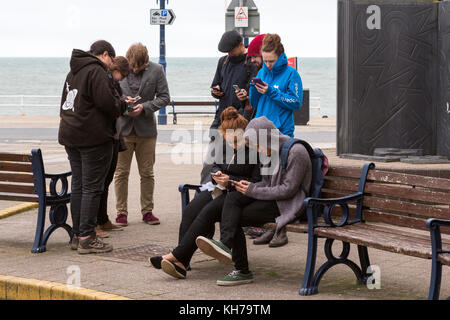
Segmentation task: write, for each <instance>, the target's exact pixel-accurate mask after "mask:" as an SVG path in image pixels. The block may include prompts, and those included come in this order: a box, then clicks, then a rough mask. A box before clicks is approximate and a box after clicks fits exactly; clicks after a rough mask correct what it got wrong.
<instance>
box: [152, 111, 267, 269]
mask: <svg viewBox="0 0 450 320" xmlns="http://www.w3.org/2000/svg"><path fill="white" fill-rule="evenodd" d="M247 124H248V121H247V120H246V119H245V118H244V117H243V116H242V115H240V114H239V113H238V111H237V110H236V109H235V108H234V107H228V108H227V109H225V110H224V111H223V113H222V115H221V126H220V127H219V132H220V133H221V135H222V136H223V137H224V139H225V140H226V143H223V146H222V148H223V156H222V157H220V158H219V157H218V156H216V162H215V163H214V165H213V169H212V179H213V181H214V182H215V184H216V188H214V191H203V192H200V193H199V194H197V195H196V197H195V198H194V199H193V200H192V201H191V202H190V203H189V204H188V205H187V206H186V208H185V209H184V212H183V216H182V220H181V224H180V229H179V245H178V246H177V248H175V249H174V250H173V252H172V253H170V254H168V255H165V256H162V257H161V256H155V257H151V258H150V263H151V264H152V265H153V266H154V267H155V268H157V269H160V268H161V267H162V269H163V271H165V272H166V273H169V274H170V275H172V276H175V277H177V278H185V277H186V267H187V266H188V265H189V263H190V260H191V258H192V255H193V254H194V252H195V251H196V250H197V246H196V244H195V239H196V238H197V237H198V236H200V235H208V234H210V233H211V229H212V230H214V224H215V222H217V221H219V220H218V219H220V216H221V213H222V206H223V203H224V201H225V199H226V197H227V195H228V194H229V193H233V192H234V193H238V192H237V191H236V189H235V188H234V186H233V185H232V183H231V181H241V180H248V181H252V182H257V181H259V180H261V176H260V174H259V164H258V161H257V160H258V159H257V157H254V159H252V157H251V154H250V149H249V148H248V147H247V146H246V144H245V142H244V139H243V133H244V130H245V128H246V126H247ZM216 154H218V153H217V152H216Z"/></svg>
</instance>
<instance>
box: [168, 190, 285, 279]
mask: <svg viewBox="0 0 450 320" xmlns="http://www.w3.org/2000/svg"><path fill="white" fill-rule="evenodd" d="M278 215H279V211H278V207H277V205H276V202H275V201H261V200H255V199H252V198H249V197H247V196H245V195H243V194H241V193H239V192H237V191H233V192H229V193H224V194H222V195H221V196H219V197H217V198H216V199H214V200H212V198H211V195H210V193H209V192H207V191H204V192H201V193H199V194H198V195H197V196H196V197H195V198H194V199H193V200H192V201H191V203H189V205H188V206H186V208H185V209H184V212H183V217H182V221H181V225H180V233H179V235H180V240H179V244H178V246H177V247H176V248H175V249H174V250H173V251H172V254H173V255H174V256H175V258H177V260H178V261H180V262H181V263H183V265H184V266H186V267H187V266H188V265H189V262H190V260H191V258H192V256H193V254H194V253H195V250H197V245H196V244H195V239H197V237H198V236H204V237H210V238H211V236H210V235H211V229H212V230H214V224H215V223H216V222H219V221H221V220H222V219H224V221H225V224H226V226H227V227H226V228H225V231H224V232H225V234H226V238H230V237H231V238H233V239H234V240H233V241H232V243H231V245H230V244H227V245H229V247H230V248H232V249H233V250H232V256H233V261H234V263H235V267H236V269H237V270H244V271H246V270H248V261H247V246H246V242H245V235H244V232H243V231H242V228H241V227H242V226H250V225H251V226H262V225H263V224H265V223H267V222H274V221H275V217H277V216H278ZM239 217H241V218H239ZM222 223H223V222H222ZM221 229H222V227H221ZM221 239H222V237H221Z"/></svg>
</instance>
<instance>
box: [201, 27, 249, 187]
mask: <svg viewBox="0 0 450 320" xmlns="http://www.w3.org/2000/svg"><path fill="white" fill-rule="evenodd" d="M218 50H219V51H220V52H223V53H226V54H227V55H225V56H222V57H221V58H220V59H219V62H218V63H217V69H216V73H215V75H214V79H213V81H212V84H211V95H212V96H213V97H214V98H215V99H218V100H219V107H218V108H217V111H216V115H215V117H214V121H213V122H212V124H211V127H210V137H211V140H210V143H209V145H208V150H207V152H206V159H205V161H204V164H203V169H202V171H201V174H200V183H201V184H206V183H208V182H209V181H211V169H212V164H213V163H214V160H215V159H214V154H215V150H214V149H215V143H214V140H215V137H216V136H218V135H219V134H218V132H217V129H218V128H219V126H220V124H221V121H220V117H221V115H222V112H223V111H224V110H225V109H226V108H228V107H229V106H233V107H235V108H236V109H237V110H238V112H239V114H241V115H243V116H244V117H245V118H246V119H247V120H250V114H246V113H244V111H245V107H246V105H247V104H246V101H241V100H240V99H239V98H238V96H237V94H236V93H237V91H236V90H235V88H234V86H238V87H239V89H243V90H245V91H246V92H248V90H249V83H250V80H251V79H252V78H253V77H254V76H255V75H256V74H257V73H258V69H257V67H256V66H255V65H254V64H253V63H252V62H251V61H250V59H248V58H247V49H246V48H245V46H244V43H243V38H242V36H241V35H240V34H239V32H237V31H236V30H231V31H227V32H225V33H224V34H223V35H222V37H221V39H220V41H219V44H218ZM239 91H240V90H239Z"/></svg>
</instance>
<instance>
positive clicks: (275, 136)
mask: <svg viewBox="0 0 450 320" xmlns="http://www.w3.org/2000/svg"><path fill="white" fill-rule="evenodd" d="M262 129H265V130H263V131H262V132H266V133H267V134H266V135H265V136H260V135H259V134H257V135H255V134H254V133H255V132H261V130H262ZM244 137H245V138H246V139H248V140H249V142H250V143H253V144H259V145H260V144H261V141H259V140H260V138H266V137H267V147H268V148H270V149H271V150H272V158H274V157H273V156H274V155H278V156H279V155H280V152H281V147H282V146H283V144H284V143H285V142H286V141H288V140H289V139H290V137H289V136H286V135H283V134H282V133H281V132H280V131H279V130H278V129H276V128H275V126H274V125H273V123H272V122H271V121H270V120H268V119H267V118H266V117H260V118H256V119H253V120H252V121H250V123H249V124H248V126H247V128H246V130H245V133H244ZM276 140H278V141H279V143H278V144H277V143H276ZM263 143H264V142H263ZM277 159H279V158H274V160H273V161H272V163H278V161H277ZM266 166H267V165H266ZM311 177H312V165H311V160H310V158H309V154H308V151H307V150H306V149H305V147H304V146H303V145H301V144H299V143H297V144H294V145H293V146H292V148H291V149H290V152H289V156H288V160H287V167H286V171H285V173H284V174H283V175H282V174H281V168H279V170H275V171H274V172H273V174H272V175H263V177H262V181H260V182H258V183H252V184H251V185H250V186H249V188H248V190H247V193H246V195H247V196H249V197H251V198H254V199H257V200H276V202H277V206H278V209H279V210H280V216H279V217H277V219H276V223H277V232H279V230H280V229H282V228H283V227H285V226H286V225H287V224H288V223H290V222H292V221H294V220H296V218H298V217H299V215H300V213H301V210H303V208H302V206H303V200H304V199H305V197H306V195H305V193H304V192H303V191H302V190H301V188H300V186H301V184H303V185H304V187H305V188H306V190H309V188H310V186H311Z"/></svg>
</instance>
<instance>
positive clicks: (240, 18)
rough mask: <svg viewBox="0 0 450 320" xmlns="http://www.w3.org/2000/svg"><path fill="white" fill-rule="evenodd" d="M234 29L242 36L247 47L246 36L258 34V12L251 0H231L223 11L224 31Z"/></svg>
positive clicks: (251, 36)
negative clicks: (224, 11)
mask: <svg viewBox="0 0 450 320" xmlns="http://www.w3.org/2000/svg"><path fill="white" fill-rule="evenodd" d="M234 29H236V30H237V31H238V32H239V33H240V34H241V35H242V37H244V45H245V47H248V38H249V37H250V38H253V37H256V36H257V35H259V12H258V8H257V7H256V5H255V3H254V2H253V0H232V1H231V3H230V5H229V6H228V8H227V11H226V13H225V31H230V30H234Z"/></svg>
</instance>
